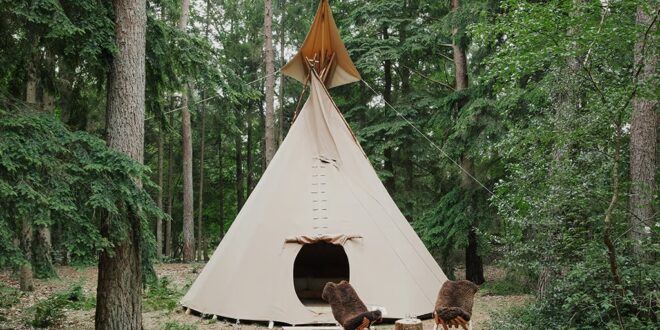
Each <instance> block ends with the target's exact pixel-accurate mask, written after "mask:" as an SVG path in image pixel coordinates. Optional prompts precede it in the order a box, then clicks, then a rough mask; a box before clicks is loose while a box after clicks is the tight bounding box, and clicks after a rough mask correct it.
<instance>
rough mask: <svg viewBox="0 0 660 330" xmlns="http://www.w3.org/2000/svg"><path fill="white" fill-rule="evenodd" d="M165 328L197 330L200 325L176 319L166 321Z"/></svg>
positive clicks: (168, 329) (171, 329)
mask: <svg viewBox="0 0 660 330" xmlns="http://www.w3.org/2000/svg"><path fill="white" fill-rule="evenodd" d="M164 329H165V330H197V329H198V327H197V326H196V325H194V324H186V323H181V322H176V321H171V322H167V323H165V328H164Z"/></svg>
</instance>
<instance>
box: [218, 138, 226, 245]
mask: <svg viewBox="0 0 660 330" xmlns="http://www.w3.org/2000/svg"><path fill="white" fill-rule="evenodd" d="M222 156H223V152H222V132H219V133H218V168H219V169H220V171H219V172H220V175H219V179H218V183H219V187H218V191H219V195H220V196H219V199H220V201H219V202H220V205H219V206H218V209H219V211H218V213H219V214H220V217H219V219H218V227H219V228H220V240H221V241H222V238H223V237H224V236H225V177H224V175H223V174H224V171H223V165H222V163H223V162H222Z"/></svg>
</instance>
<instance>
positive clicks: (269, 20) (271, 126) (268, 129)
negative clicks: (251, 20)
mask: <svg viewBox="0 0 660 330" xmlns="http://www.w3.org/2000/svg"><path fill="white" fill-rule="evenodd" d="M264 7H265V11H264V53H265V60H266V120H265V131H264V134H265V138H264V141H265V143H266V146H265V149H266V150H265V154H264V156H265V161H266V166H268V164H269V163H270V160H271V159H273V156H275V108H274V103H275V77H274V74H275V66H274V64H273V60H274V59H273V1H272V0H265V1H264Z"/></svg>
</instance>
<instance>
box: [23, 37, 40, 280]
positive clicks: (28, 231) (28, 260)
mask: <svg viewBox="0 0 660 330" xmlns="http://www.w3.org/2000/svg"><path fill="white" fill-rule="evenodd" d="M36 48H37V47H36V45H35V46H34V48H33V49H32V51H37V50H36ZM27 71H28V75H27V78H28V79H27V83H26V86H25V101H26V102H27V104H29V105H30V106H31V107H32V108H34V109H36V108H37V72H36V71H37V70H36V63H35V59H34V58H32V59H31V60H30V62H28V70H27ZM19 216H20V219H21V240H20V243H21V244H20V246H21V250H23V255H24V256H25V261H24V262H23V264H22V265H21V266H20V274H19V283H20V288H21V291H32V290H34V283H33V274H32V263H33V260H32V235H33V231H32V220H31V216H30V215H29V214H20V215H19Z"/></svg>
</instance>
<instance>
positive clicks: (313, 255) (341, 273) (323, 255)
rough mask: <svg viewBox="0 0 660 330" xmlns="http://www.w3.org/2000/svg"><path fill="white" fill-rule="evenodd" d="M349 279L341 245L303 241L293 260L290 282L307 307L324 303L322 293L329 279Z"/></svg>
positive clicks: (335, 280)
mask: <svg viewBox="0 0 660 330" xmlns="http://www.w3.org/2000/svg"><path fill="white" fill-rule="evenodd" d="M342 280H346V281H348V280H349V266H348V257H347V256H346V252H345V251H344V248H343V247H342V246H341V245H334V244H329V243H314V244H305V245H303V247H302V248H301V249H300V252H298V256H296V261H295V262H294V264H293V285H294V287H295V290H296V295H297V296H298V299H300V301H301V302H302V303H303V304H304V305H305V306H309V307H314V306H319V305H327V303H326V302H325V301H323V299H321V294H322V293H323V287H324V286H325V284H326V283H328V282H336V283H338V282H340V281H342Z"/></svg>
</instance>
